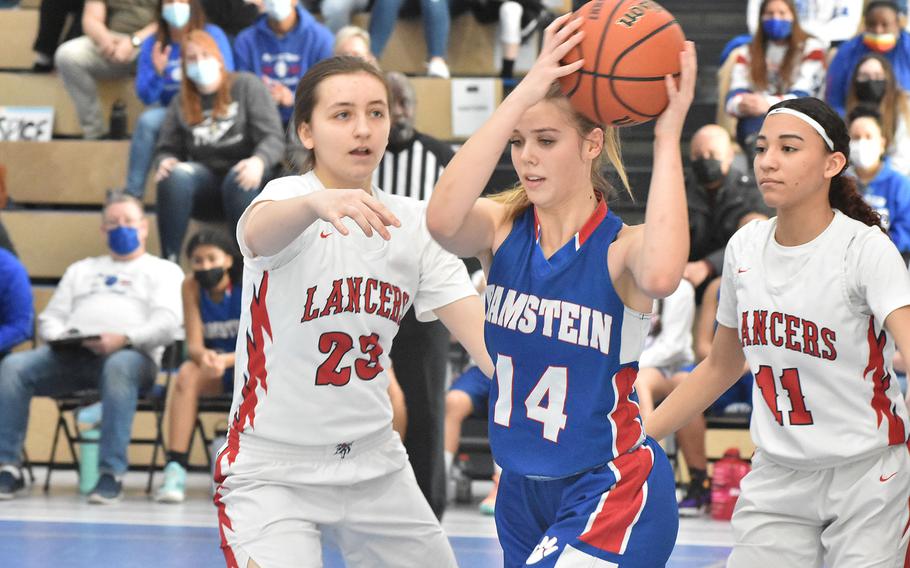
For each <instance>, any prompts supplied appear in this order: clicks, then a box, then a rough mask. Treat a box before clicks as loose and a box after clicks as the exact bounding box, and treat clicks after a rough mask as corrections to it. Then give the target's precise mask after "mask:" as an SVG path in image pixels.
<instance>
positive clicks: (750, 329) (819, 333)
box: [740, 310, 837, 361]
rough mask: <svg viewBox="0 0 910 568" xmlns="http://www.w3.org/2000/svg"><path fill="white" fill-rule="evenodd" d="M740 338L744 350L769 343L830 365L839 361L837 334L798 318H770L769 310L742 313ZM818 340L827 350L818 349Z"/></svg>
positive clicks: (776, 314)
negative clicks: (826, 361) (835, 344)
mask: <svg viewBox="0 0 910 568" xmlns="http://www.w3.org/2000/svg"><path fill="white" fill-rule="evenodd" d="M750 319H751V323H750V321H749V320H750ZM740 334H741V341H742V344H743V347H749V346H752V345H768V343H769V342H770V343H771V345H773V346H775V347H784V348H785V349H787V350H789V351H796V352H798V353H805V354H806V355H809V356H811V357H819V358H821V359H827V360H828V361H834V360H835V359H837V349H835V347H834V342H835V341H836V340H837V334H836V333H834V330H832V329H829V328H827V327H820V326H819V325H818V324H816V323H815V322H813V321H810V320H807V319H804V318H801V317H798V316H793V315H790V314H782V313H780V312H771V313H770V315H769V313H768V310H746V311H744V312H743V313H742V326H741V328H740ZM799 336H802V337H799ZM819 339H821V341H822V343H824V349H819V345H818V342H819Z"/></svg>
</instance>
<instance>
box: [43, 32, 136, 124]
mask: <svg viewBox="0 0 910 568" xmlns="http://www.w3.org/2000/svg"><path fill="white" fill-rule="evenodd" d="M136 51H137V54H138V50H136ZM54 64H55V65H56V66H57V71H58V72H59V73H60V78H61V79H63V86H64V87H66V92H67V93H68V94H69V96H70V98H71V99H73V105H75V107H76V114H77V115H78V116H79V125H80V126H82V134H83V136H84V137H85V138H86V139H88V140H97V139H99V138H101V137H102V136H103V135H104V131H105V127H104V116H103V115H102V113H101V102H100V101H99V100H98V83H97V80H98V79H116V78H118V77H128V76H129V75H130V74H131V73H132V72H133V70H134V69H135V67H136V60H135V59H133V61H130V62H129V63H114V62H113V61H110V60H108V59H106V58H105V57H104V56H103V55H101V52H100V51H98V46H96V45H95V42H93V41H92V40H91V39H90V38H89V37H88V36H82V37H77V38H76V39H71V40H69V41H68V42H66V43H64V44H63V45H61V46H60V47H58V48H57V53H56V55H54Z"/></svg>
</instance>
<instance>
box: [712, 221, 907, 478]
mask: <svg viewBox="0 0 910 568" xmlns="http://www.w3.org/2000/svg"><path fill="white" fill-rule="evenodd" d="M776 226H777V219H776V218H774V219H771V220H769V221H754V222H752V223H749V224H748V225H746V226H745V227H743V228H742V229H740V230H739V231H738V232H737V233H736V234H735V235H734V236H733V238H732V239H730V242H729V243H728V245H727V252H726V255H725V258H724V272H723V281H722V284H721V298H720V305H719V306H718V311H717V321H718V323H720V324H721V325H724V326H727V327H731V328H734V329H736V330H737V333H738V334H739V336H740V342H741V344H742V346H743V352H744V353H745V355H746V359H747V360H748V362H749V367H750V368H751V369H752V373H753V374H754V375H755V386H754V388H753V392H752V406H753V411H752V426H751V428H752V438H753V440H754V441H755V444H756V445H757V446H758V447H759V448H761V449H762V450H763V451H764V452H766V454H767V455H768V456H769V457H771V458H772V459H774V460H777V461H779V462H781V463H782V464H784V465H788V466H790V467H793V468H796V469H818V468H823V467H830V466H832V465H836V464H839V463H843V462H845V461H850V460H853V459H859V458H862V457H865V456H867V455H869V454H871V453H874V452H876V451H880V450H882V449H883V448H885V447H886V446H889V445H896V444H903V443H906V441H907V435H908V418H907V408H906V405H905V403H904V401H903V398H902V396H901V393H900V387H899V386H898V384H897V381H896V380H895V379H894V372H893V370H892V368H891V360H892V357H893V355H894V342H893V340H892V338H891V335H890V334H889V333H888V332H887V331H885V329H884V325H883V324H884V321H885V318H886V317H887V316H888V315H889V314H890V313H891V312H892V311H894V310H896V309H897V308H900V307H902V306H906V305H910V274H908V272H907V268H906V266H905V265H904V263H903V261H902V260H901V257H900V254H899V253H898V251H897V249H896V248H895V247H894V245H893V244H892V243H891V241H890V240H889V239H888V237H887V236H886V235H885V234H884V233H882V232H881V231H880V230H879V229H878V228H874V227H868V226H866V225H865V224H863V223H861V222H859V221H856V220H853V219H851V218H849V217H847V216H846V215H844V214H842V213H841V212H840V211H835V215H834V220H833V221H832V222H831V224H830V225H829V226H828V227H827V228H826V229H825V230H824V231H823V232H822V233H821V234H820V235H819V236H818V237H816V238H815V239H813V240H812V241H811V242H809V243H806V244H804V245H800V246H796V247H783V246H781V245H780V244H778V243H777V242H776V241H775V239H774V232H775V229H776Z"/></svg>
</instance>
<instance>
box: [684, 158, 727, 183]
mask: <svg viewBox="0 0 910 568" xmlns="http://www.w3.org/2000/svg"><path fill="white" fill-rule="evenodd" d="M692 171H693V172H694V173H695V179H696V180H697V181H698V183H699V184H701V185H711V184H713V183H716V182H718V181H720V180H722V179H723V178H724V171H723V169H722V168H721V166H720V160H715V159H714V158H699V159H697V160H693V161H692Z"/></svg>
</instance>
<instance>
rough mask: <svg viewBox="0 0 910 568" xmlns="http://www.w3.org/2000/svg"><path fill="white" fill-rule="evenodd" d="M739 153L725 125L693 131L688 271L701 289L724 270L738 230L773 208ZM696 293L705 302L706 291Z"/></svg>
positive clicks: (687, 276) (688, 194)
mask: <svg viewBox="0 0 910 568" xmlns="http://www.w3.org/2000/svg"><path fill="white" fill-rule="evenodd" d="M734 157H735V151H734V149H733V145H732V143H731V142H730V136H729V135H728V134H727V131H726V130H724V129H723V128H721V127H720V126H717V125H716V124H709V125H707V126H703V127H701V128H700V129H698V131H696V132H695V134H694V135H693V136H692V141H691V143H690V145H689V158H690V159H691V161H692V173H693V175H691V176H688V177H687V180H686V200H687V202H688V206H689V235H690V239H691V242H690V249H689V263H688V264H687V265H686V269H685V271H684V273H683V277H684V278H685V279H686V280H688V281H689V282H691V283H692V286H694V287H695V288H696V289H700V288H701V287H702V285H703V284H705V283H706V282H707V281H708V280H709V279H710V278H711V277H713V276H718V275H720V272H721V270H723V266H724V248H725V247H726V246H727V241H728V240H730V237H731V236H733V233H735V232H736V231H737V229H739V228H740V227H741V226H743V225H744V224H746V223H747V222H749V221H751V220H752V219H757V218H762V219H764V218H767V213H768V212H769V209H768V208H767V206H765V204H764V201H762V198H761V194H760V193H759V192H758V189H757V188H756V187H755V182H754V181H753V179H752V177H751V176H750V175H748V174H747V173H746V172H747V171H748V170H746V169H744V168H741V167H740V166H738V165H737V164H736V163H734V162H735V160H734ZM696 297H697V298H698V299H699V303H700V301H701V294H696Z"/></svg>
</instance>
